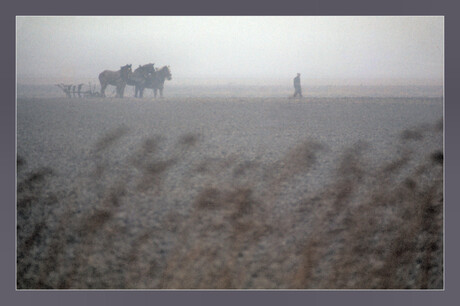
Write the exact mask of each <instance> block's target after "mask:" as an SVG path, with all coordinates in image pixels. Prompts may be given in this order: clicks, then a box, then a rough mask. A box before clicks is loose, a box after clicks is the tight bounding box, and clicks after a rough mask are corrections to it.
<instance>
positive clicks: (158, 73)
mask: <svg viewBox="0 0 460 306" xmlns="http://www.w3.org/2000/svg"><path fill="white" fill-rule="evenodd" d="M171 79H172V75H171V70H170V69H169V66H163V67H162V68H160V69H158V68H156V69H155V73H153V74H151V75H150V76H149V77H148V78H147V82H146V84H145V86H144V88H152V89H153V93H154V95H155V98H156V97H157V91H158V90H160V97H161V98H163V88H164V84H165V80H168V81H170V80H171ZM144 88H141V91H140V95H141V97H142V95H143V91H144Z"/></svg>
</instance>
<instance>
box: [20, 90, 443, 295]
mask: <svg viewBox="0 0 460 306" xmlns="http://www.w3.org/2000/svg"><path fill="white" fill-rule="evenodd" d="M442 120H443V100H442V98H436V97H430V98H423V97H416V98H410V97H404V98H390V97H379V98H377V97H375V98H372V97H370V98H364V97H356V98H354V97H348V98H340V97H330V98H329V97H327V98H321V97H313V98H305V99H301V100H296V99H288V98H281V97H266V98H263V97H260V98H258V97H249V98H245V97H232V98H229V97H227V98H225V97H202V98H200V97H191V98H188V97H173V98H170V97H167V98H164V99H156V100H155V99H153V98H152V97H147V98H144V99H142V100H139V99H134V98H125V99H115V98H106V99H101V98H93V99H90V98H88V99H86V98H85V99H68V98H27V97H20V98H18V101H17V155H18V171H17V172H18V174H17V182H18V203H17V215H18V217H17V224H18V234H17V238H18V242H17V248H18V253H17V255H18V265H17V275H18V288H19V289H30V288H113V289H123V288H136V289H139V288H149V289H162V288H173V289H181V288H186V289H188V288H202V289H213V288H223V289H234V288H236V289H254V288H261V289H269V288H270V289H271V288H274V289H316V288H321V289H325V288H349V289H353V288H379V289H380V288H403V289H404V288H431V289H442V288H443V153H442V152H443V123H442V122H443V121H442Z"/></svg>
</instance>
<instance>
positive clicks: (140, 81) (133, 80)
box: [126, 63, 155, 98]
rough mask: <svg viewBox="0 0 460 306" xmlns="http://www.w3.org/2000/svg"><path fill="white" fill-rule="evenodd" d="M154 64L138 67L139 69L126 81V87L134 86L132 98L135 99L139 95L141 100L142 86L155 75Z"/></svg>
mask: <svg viewBox="0 0 460 306" xmlns="http://www.w3.org/2000/svg"><path fill="white" fill-rule="evenodd" d="M154 65H155V64H151V63H150V64H146V65H143V66H141V65H139V67H138V68H137V69H136V70H134V72H133V74H132V75H131V76H130V77H129V79H128V81H127V82H126V84H127V85H130V86H134V88H135V93H134V96H135V97H136V98H137V97H138V94H139V98H142V94H141V92H142V91H143V88H144V85H145V84H146V82H147V79H148V77H149V76H150V75H151V74H153V73H155V68H154Z"/></svg>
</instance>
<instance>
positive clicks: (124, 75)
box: [120, 64, 133, 80]
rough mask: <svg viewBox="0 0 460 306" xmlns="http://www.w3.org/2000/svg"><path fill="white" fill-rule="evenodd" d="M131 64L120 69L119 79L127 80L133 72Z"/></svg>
mask: <svg viewBox="0 0 460 306" xmlns="http://www.w3.org/2000/svg"><path fill="white" fill-rule="evenodd" d="M131 66H132V65H131V64H129V65H125V66H122V67H120V73H121V78H122V79H123V80H128V79H129V77H130V76H131V74H132V73H133V70H132V69H131Z"/></svg>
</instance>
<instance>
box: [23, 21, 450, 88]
mask: <svg viewBox="0 0 460 306" xmlns="http://www.w3.org/2000/svg"><path fill="white" fill-rule="evenodd" d="M16 22H17V32H16V37H17V45H16V46H17V49H16V54H17V75H18V81H19V80H20V79H21V78H22V77H25V76H32V77H66V78H82V77H85V78H86V77H89V78H92V77H94V78H95V79H97V76H98V74H99V73H100V72H101V71H103V70H105V69H110V70H118V69H119V68H120V66H122V65H125V64H132V65H133V68H136V67H138V65H140V64H147V63H155V66H157V67H160V66H163V65H170V67H171V71H172V73H173V77H174V78H176V79H177V78H180V77H184V78H188V77H195V76H196V77H237V78H242V77H249V78H290V79H291V78H292V77H294V76H295V74H296V73H297V72H300V73H302V76H303V77H305V78H323V79H324V78H326V79H327V78H343V79H352V78H421V79H437V80H440V79H442V78H443V75H444V18H443V17H442V16H431V17H419V16H417V17H416V16H413V17H333V16H328V17H324V16H315V17H313V16H305V17H298V16H295V17H294V16H285V17H275V16H272V17H236V16H235V17H233V16H225V17H218V16H212V17H211V16H206V17H200V16H196V17H185V16H183V17H170V16H152V17H121V16H119V17H70V16H69V17H26V16H18V17H17V19H16Z"/></svg>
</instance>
